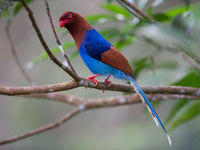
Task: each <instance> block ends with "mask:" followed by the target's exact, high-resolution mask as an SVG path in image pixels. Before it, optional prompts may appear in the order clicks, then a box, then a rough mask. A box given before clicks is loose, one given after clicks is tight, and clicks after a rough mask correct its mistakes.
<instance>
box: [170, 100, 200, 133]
mask: <svg viewBox="0 0 200 150" xmlns="http://www.w3.org/2000/svg"><path fill="white" fill-rule="evenodd" d="M199 114H200V101H192V102H191V103H189V104H187V105H186V106H185V107H183V108H182V109H181V110H180V111H179V112H178V113H176V115H175V116H174V117H173V119H172V121H171V122H170V123H169V124H168V130H169V131H172V130H174V129H175V128H176V127H178V126H180V125H181V124H183V123H185V122H188V121H190V120H191V119H194V118H195V117H197V116H198V115H199Z"/></svg>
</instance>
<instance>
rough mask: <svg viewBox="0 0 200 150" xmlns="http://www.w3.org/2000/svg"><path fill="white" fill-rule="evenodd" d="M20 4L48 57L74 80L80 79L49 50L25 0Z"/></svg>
mask: <svg viewBox="0 0 200 150" xmlns="http://www.w3.org/2000/svg"><path fill="white" fill-rule="evenodd" d="M21 3H22V5H23V6H24V8H25V10H26V11H27V14H28V16H29V19H30V21H31V23H32V26H33V28H34V30H35V32H36V34H37V36H38V38H39V40H40V42H41V44H42V46H43V48H44V49H45V51H46V52H47V54H48V56H49V57H50V59H51V60H52V61H53V62H54V63H55V64H57V65H58V66H59V67H60V68H62V69H63V70H64V71H65V72H67V73H68V74H69V75H70V76H71V77H72V78H74V80H76V81H80V77H79V76H77V75H76V74H75V73H74V72H73V71H72V70H70V69H69V68H68V67H66V66H65V65H63V64H62V63H61V62H60V61H59V60H58V59H57V58H56V57H55V56H54V55H53V53H52V52H51V51H50V49H49V47H48V45H47V44H46V42H45V40H44V38H43V36H42V34H41V32H40V29H39V27H38V25H37V23H36V21H35V18H34V16H33V12H32V11H31V9H30V8H29V7H28V5H27V4H26V2H25V1H24V0H21Z"/></svg>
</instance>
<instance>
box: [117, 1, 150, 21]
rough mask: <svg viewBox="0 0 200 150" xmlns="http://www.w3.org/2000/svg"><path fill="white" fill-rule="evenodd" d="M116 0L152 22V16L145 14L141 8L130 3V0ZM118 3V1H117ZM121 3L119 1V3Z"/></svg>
mask: <svg viewBox="0 0 200 150" xmlns="http://www.w3.org/2000/svg"><path fill="white" fill-rule="evenodd" d="M117 1H118V2H119V1H121V2H122V3H124V4H126V5H127V6H128V7H130V8H132V9H133V10H134V11H135V12H137V13H138V14H139V15H140V16H142V17H143V18H144V19H145V20H149V21H151V22H154V19H153V18H150V17H149V16H147V15H146V14H145V13H144V12H142V11H141V10H139V9H138V8H137V7H136V6H135V5H134V4H132V3H131V2H129V1H127V0H117ZM119 3H120V2H119ZM120 4H121V3H120Z"/></svg>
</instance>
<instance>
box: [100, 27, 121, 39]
mask: <svg viewBox="0 0 200 150" xmlns="http://www.w3.org/2000/svg"><path fill="white" fill-rule="evenodd" d="M100 34H101V35H102V36H103V37H104V38H106V39H107V40H108V39H111V38H114V37H117V36H119V35H120V34H121V32H120V31H119V29H117V28H107V29H104V30H102V31H100Z"/></svg>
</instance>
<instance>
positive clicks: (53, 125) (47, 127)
mask: <svg viewBox="0 0 200 150" xmlns="http://www.w3.org/2000/svg"><path fill="white" fill-rule="evenodd" d="M79 112H80V110H79V108H76V109H74V110H73V111H71V112H70V113H67V114H66V115H65V116H63V117H61V118H60V119H58V120H57V121H55V122H52V123H50V124H47V125H45V126H43V127H40V128H38V129H35V130H32V131H29V132H27V133H24V134H20V135H18V136H15V137H12V138H8V139H6V140H3V141H1V142H0V145H4V144H9V143H13V142H16V141H19V140H22V139H25V138H28V137H31V136H33V135H36V134H40V133H42V132H45V131H48V130H51V129H55V128H57V127H59V126H60V125H62V124H63V123H65V122H66V121H68V120H70V119H71V118H72V117H74V116H75V115H77V114H78V113H79Z"/></svg>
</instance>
